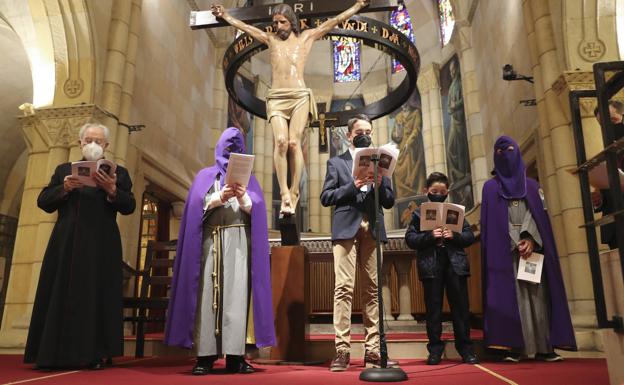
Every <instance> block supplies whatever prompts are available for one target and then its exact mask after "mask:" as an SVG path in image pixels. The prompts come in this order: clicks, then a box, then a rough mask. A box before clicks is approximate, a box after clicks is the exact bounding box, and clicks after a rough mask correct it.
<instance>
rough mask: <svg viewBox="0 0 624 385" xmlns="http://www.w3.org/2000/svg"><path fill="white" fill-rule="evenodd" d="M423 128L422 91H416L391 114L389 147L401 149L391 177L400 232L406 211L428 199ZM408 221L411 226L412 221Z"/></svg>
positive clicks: (403, 225) (397, 225)
mask: <svg viewBox="0 0 624 385" xmlns="http://www.w3.org/2000/svg"><path fill="white" fill-rule="evenodd" d="M422 128H423V123H422V107H421V101H420V91H419V90H418V88H416V89H415V90H414V92H413V93H412V95H411V96H410V98H409V99H408V100H407V101H406V102H405V103H404V104H403V105H402V106H401V107H400V108H399V109H397V110H395V111H394V112H392V113H390V115H388V131H389V132H388V138H390V144H391V145H393V146H394V147H396V148H397V149H398V150H399V158H398V160H397V164H396V168H395V169H394V175H393V176H392V177H393V182H392V185H393V187H394V194H395V197H396V199H397V200H396V204H395V214H394V217H395V226H396V227H395V228H397V229H398V228H405V227H406V225H405V224H404V223H403V222H404V220H403V219H402V218H403V217H404V216H405V215H408V214H406V213H407V211H409V210H412V211H411V212H413V209H415V208H416V207H418V205H419V204H420V202H421V201H423V200H426V198H427V197H426V195H424V192H423V190H424V188H425V184H426V179H427V175H426V173H427V169H426V167H425V147H424V143H423V136H422ZM408 209H409V210H408ZM406 210H407V211H406ZM409 215H411V214H409ZM407 221H408V223H409V219H407Z"/></svg>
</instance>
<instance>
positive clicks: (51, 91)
mask: <svg viewBox="0 0 624 385" xmlns="http://www.w3.org/2000/svg"><path fill="white" fill-rule="evenodd" d="M0 18H2V19H3V20H4V21H5V22H6V24H8V25H10V26H11V28H12V29H13V30H14V31H15V33H16V35H17V36H18V37H19V40H20V41H21V43H22V46H23V47H24V50H25V51H26V54H27V57H28V62H29V64H30V68H31V70H32V86H33V95H32V104H33V105H34V106H35V107H45V106H53V105H55V106H60V105H73V104H80V103H91V102H92V101H93V99H94V95H95V84H96V81H95V80H96V76H95V73H96V70H95V62H96V61H95V51H96V49H95V43H94V39H93V33H92V29H93V28H92V21H91V20H92V18H91V17H90V11H89V9H88V7H87V4H86V2H85V1H84V0H60V1H43V0H32V1H27V2H26V1H6V2H2V3H0Z"/></svg>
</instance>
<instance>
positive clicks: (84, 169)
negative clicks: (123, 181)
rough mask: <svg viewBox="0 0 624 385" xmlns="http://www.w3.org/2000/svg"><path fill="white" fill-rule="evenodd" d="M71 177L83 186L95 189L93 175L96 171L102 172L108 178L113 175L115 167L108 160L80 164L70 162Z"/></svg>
mask: <svg viewBox="0 0 624 385" xmlns="http://www.w3.org/2000/svg"><path fill="white" fill-rule="evenodd" d="M71 170H72V176H73V177H75V178H77V179H78V180H80V182H82V184H83V185H85V186H91V187H96V184H95V179H93V176H92V175H93V174H95V173H96V172H97V171H98V170H102V171H104V172H105V173H107V174H108V175H109V176H113V175H115V171H116V170H117V165H116V164H115V162H112V161H110V160H108V159H100V160H97V161H95V160H82V161H80V162H72V164H71Z"/></svg>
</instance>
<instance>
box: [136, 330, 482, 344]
mask: <svg viewBox="0 0 624 385" xmlns="http://www.w3.org/2000/svg"><path fill="white" fill-rule="evenodd" d="M163 336H164V334H163V333H148V334H145V339H146V340H156V341H162V339H163ZM124 338H125V339H127V340H134V339H135V338H136V337H135V336H125V337H124ZM334 338H335V336H334V334H307V335H306V340H308V341H333V340H334ZM453 338H454V337H453V333H452V332H451V333H442V339H443V340H452V339H453ZM470 338H472V340H473V341H479V340H482V339H483V330H477V329H471V330H470ZM386 340H387V341H399V340H402V341H404V340H411V341H427V333H425V332H422V333H414V332H405V333H395V332H390V333H386ZM351 341H364V334H361V333H360V334H358V333H355V334H351Z"/></svg>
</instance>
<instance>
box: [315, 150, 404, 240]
mask: <svg viewBox="0 0 624 385" xmlns="http://www.w3.org/2000/svg"><path fill="white" fill-rule="evenodd" d="M352 166H353V159H352V158H351V153H350V152H349V151H348V150H347V151H346V152H345V153H344V154H342V155H338V156H334V157H333V158H330V159H329V160H328V161H327V174H326V175H325V183H324V184H323V191H321V204H322V205H323V206H325V207H328V206H336V208H335V209H334V215H333V217H332V241H337V240H343V239H351V238H353V237H355V234H356V233H357V232H358V230H359V228H360V224H361V223H362V216H363V214H364V213H366V214H367V216H368V219H369V221H370V227H369V229H370V231H371V232H372V234H373V237H375V222H374V213H375V192H374V190H373V189H369V190H368V191H367V192H363V191H360V190H358V189H357V188H356V187H355V181H354V180H353V176H352V174H351V169H352ZM393 205H394V193H393V192H392V186H390V180H389V179H388V178H386V177H383V178H382V181H381V185H380V186H379V213H378V214H379V215H380V216H381V217H380V223H381V229H380V234H381V237H380V241H382V242H387V241H388V239H387V237H386V228H385V226H384V220H383V215H384V214H383V210H382V207H383V208H386V209H390V208H392V206H393Z"/></svg>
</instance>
